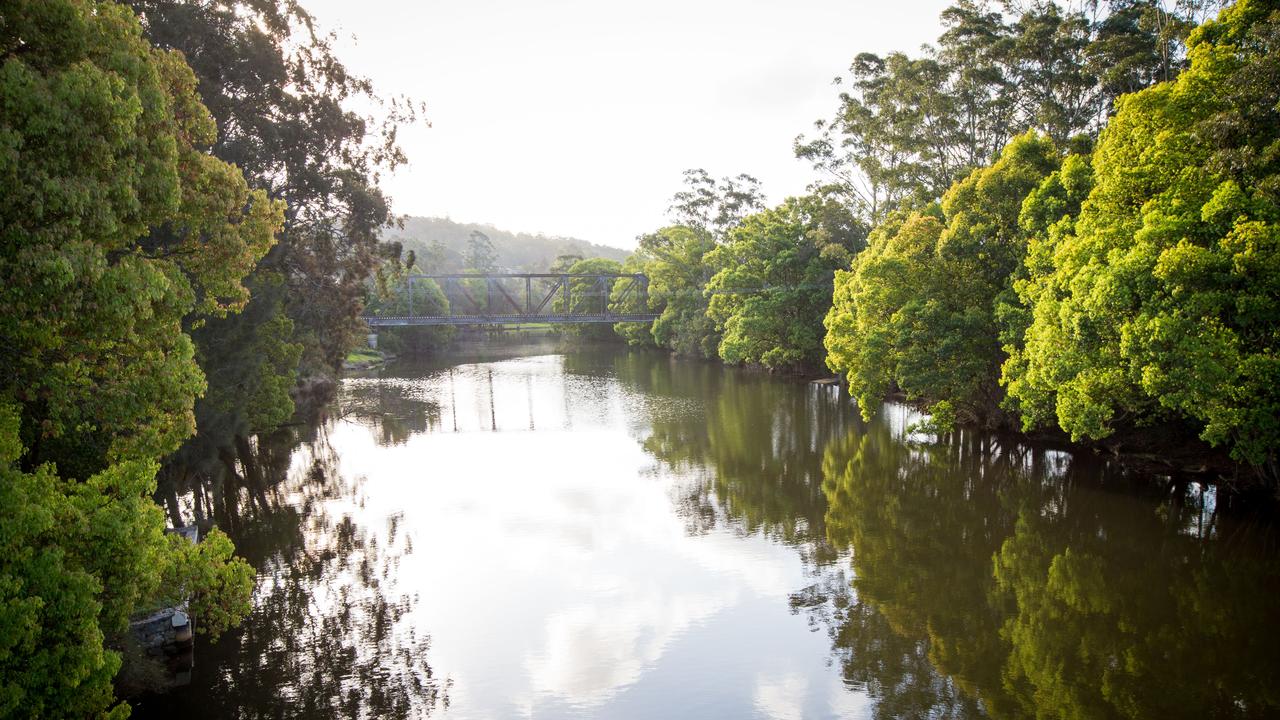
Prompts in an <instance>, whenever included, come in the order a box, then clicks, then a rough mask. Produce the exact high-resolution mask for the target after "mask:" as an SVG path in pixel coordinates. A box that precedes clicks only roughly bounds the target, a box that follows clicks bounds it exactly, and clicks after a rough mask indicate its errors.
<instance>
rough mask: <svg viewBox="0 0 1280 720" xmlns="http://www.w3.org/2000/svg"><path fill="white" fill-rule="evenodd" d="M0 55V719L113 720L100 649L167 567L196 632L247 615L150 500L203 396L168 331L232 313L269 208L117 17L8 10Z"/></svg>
mask: <svg viewBox="0 0 1280 720" xmlns="http://www.w3.org/2000/svg"><path fill="white" fill-rule="evenodd" d="M0 53H2V56H3V64H2V65H0V178H3V180H2V181H0V182H3V190H4V191H3V192H0V238H2V239H3V241H2V242H0V304H2V305H3V306H4V307H5V308H7V311H6V312H5V313H4V314H3V316H0V337H3V338H4V342H3V343H0V348H2V349H0V475H2V476H3V478H2V480H0V493H3V494H4V498H3V499H2V500H0V503H2V504H3V508H2V509H0V512H3V513H4V517H3V518H2V519H0V528H2V530H0V536H2V537H0V546H2V547H3V549H2V550H0V558H2V559H0V594H2V595H3V599H2V600H0V627H3V628H5V630H6V631H5V632H4V633H3V634H4V636H5V637H4V640H3V641H0V666H2V670H3V672H0V678H3V680H2V681H0V712H3V713H5V714H8V713H9V712H12V711H14V709H15V708H21V709H23V710H24V711H27V712H30V713H32V714H34V715H37V716H39V715H47V716H94V715H100V714H104V713H107V712H108V711H110V712H111V713H113V714H115V715H123V714H125V713H127V707H123V706H117V707H116V708H115V709H114V710H112V709H111V705H112V702H113V701H112V698H111V687H110V681H111V677H112V675H113V674H114V673H115V670H116V669H117V668H118V667H119V662H120V660H119V655H118V653H117V652H115V651H114V650H107V649H106V648H105V647H104V645H108V646H119V644H120V636H121V635H122V633H124V632H125V631H126V627H125V625H126V620H127V619H128V617H129V616H130V615H131V614H132V613H133V612H135V611H136V610H139V609H142V608H146V607H149V606H150V604H151V603H153V602H156V601H157V600H160V599H162V597H161V596H162V594H163V593H164V591H165V590H166V589H165V588H164V587H163V586H162V581H163V579H164V577H166V574H167V573H169V572H170V571H171V570H172V569H173V568H174V567H175V566H174V563H177V562H182V561H186V562H194V561H198V562H199V563H200V566H199V567H198V568H197V567H193V568H189V569H188V570H189V571H190V572H191V573H192V575H190V576H189V580H190V581H189V582H188V583H187V584H186V585H185V590H186V591H188V592H190V593H191V594H192V596H193V598H194V599H195V600H196V603H197V606H198V607H202V608H208V609H209V610H210V611H211V615H210V619H211V623H210V626H209V628H207V629H211V630H214V631H217V630H219V629H221V627H223V626H225V625H226V624H228V623H231V622H234V621H235V620H236V619H237V618H238V617H239V616H240V615H242V614H243V612H244V610H245V609H246V608H247V603H248V598H249V593H250V591H251V588H252V574H251V573H248V572H246V570H247V568H246V567H245V566H244V564H243V561H240V560H237V559H232V558H231V557H230V554H229V548H228V547H227V546H226V545H225V544H223V543H221V542H219V541H218V540H215V541H214V545H212V546H210V548H209V549H208V550H207V551H205V550H202V551H199V554H198V556H197V555H192V554H188V553H181V552H179V551H178V550H177V548H176V547H175V546H174V545H173V544H172V543H171V541H170V540H168V539H166V538H165V536H164V535H163V527H164V517H163V513H162V512H161V510H160V508H159V507H157V506H156V505H155V504H154V503H153V502H152V501H151V499H150V495H151V493H152V492H153V491H154V489H155V474H156V466H155V461H156V460H157V459H159V458H160V457H161V456H163V455H164V454H166V453H169V452H172V451H173V450H174V449H176V447H177V446H178V444H179V443H181V442H182V441H183V440H184V439H185V438H186V437H187V436H188V435H189V434H190V433H191V432H192V431H193V430H194V421H193V412H192V405H193V402H194V400H195V398H196V396H197V395H198V394H200V393H201V392H202V391H203V390H204V387H205V381H204V376H203V375H202V374H201V372H200V368H199V367H197V365H196V364H195V361H194V355H195V352H194V348H193V345H192V342H191V338H190V337H189V336H188V335H187V334H186V333H184V332H183V323H184V321H185V322H189V323H191V324H193V325H194V324H200V323H202V322H205V321H206V320H207V319H208V318H210V317H215V318H216V317H221V316H224V315H227V314H229V313H234V312H236V311H238V310H240V309H241V308H243V307H244V306H245V305H246V303H247V302H248V299H249V290H248V288H247V287H246V286H245V285H244V284H243V279H244V276H245V275H247V274H248V273H249V271H250V270H251V269H252V268H253V266H254V264H255V263H256V262H258V260H259V259H260V258H262V256H263V255H264V254H265V253H266V252H267V251H268V249H269V248H270V247H271V245H272V243H273V242H274V234H275V232H276V231H277V230H278V228H279V227H280V224H281V220H282V207H281V205H280V204H279V203H276V202H273V201H270V200H268V199H267V197H266V196H265V194H263V193H262V192H259V191H250V190H249V189H248V187H247V185H246V182H245V180H244V178H243V176H242V175H241V174H240V172H239V171H238V170H237V169H236V168H235V167H234V166H232V165H229V164H227V163H224V162H222V161H220V160H218V159H216V158H214V157H213V156H211V155H209V154H208V153H206V152H204V150H203V148H205V147H207V146H208V144H209V143H211V142H212V141H213V139H214V123H213V120H212V119H211V118H210V116H209V113H208V111H207V110H205V108H204V107H203V106H202V105H201V104H200V102H199V100H198V99H197V97H196V95H195V92H194V90H195V78H194V77H193V75H192V73H191V71H190V69H189V68H188V67H187V66H186V65H185V64H184V63H183V61H182V58H181V56H180V55H179V54H178V53H174V52H169V51H164V50H159V49H156V48H153V47H152V46H150V45H149V44H148V43H147V42H146V41H145V40H144V39H143V37H142V31H141V28H140V26H139V24H138V21H137V19H136V18H135V17H134V16H133V14H132V13H131V12H130V11H129V10H128V9H127V8H125V7H122V6H120V5H117V4H115V3H110V2H88V1H86V0H42V1H41V2H19V3H16V4H12V3H11V4H10V6H8V7H6V10H5V17H4V23H3V24H2V25H0ZM214 608H219V609H220V610H219V611H218V612H217V613H213V612H212V611H213V609H214Z"/></svg>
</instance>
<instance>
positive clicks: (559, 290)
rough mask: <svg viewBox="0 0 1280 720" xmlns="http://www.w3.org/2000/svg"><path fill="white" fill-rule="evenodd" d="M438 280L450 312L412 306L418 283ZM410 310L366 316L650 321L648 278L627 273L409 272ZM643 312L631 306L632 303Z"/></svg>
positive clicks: (486, 321) (383, 323) (410, 320)
mask: <svg viewBox="0 0 1280 720" xmlns="http://www.w3.org/2000/svg"><path fill="white" fill-rule="evenodd" d="M423 282H433V283H435V284H436V285H437V286H438V287H439V288H440V290H441V292H442V293H443V294H444V296H445V299H446V300H447V305H448V311H447V312H446V313H440V312H432V311H428V310H427V309H426V308H421V309H417V308H415V307H414V303H413V298H414V284H415V283H423ZM404 292H405V293H406V299H407V300H408V302H407V303H406V305H405V307H407V308H408V313H407V314H403V315H401V314H397V315H396V316H388V315H379V314H373V315H366V316H365V318H364V319H365V321H366V322H367V323H368V324H369V325H370V326H371V327H387V326H405V325H491V324H507V325H510V324H530V323H617V322H650V321H652V320H654V319H655V318H656V317H657V315H656V314H654V313H650V312H648V294H649V278H648V277H647V276H645V275H643V274H639V273H634V274H623V273H590V274H584V273H576V274H575V273H487V274H467V273H454V274H443V275H410V276H409V277H408V278H407V282H406V285H405V290H404ZM633 304H634V305H635V306H637V307H638V308H640V309H641V310H642V312H634V311H629V310H628V308H630V307H631V306H632V305H633Z"/></svg>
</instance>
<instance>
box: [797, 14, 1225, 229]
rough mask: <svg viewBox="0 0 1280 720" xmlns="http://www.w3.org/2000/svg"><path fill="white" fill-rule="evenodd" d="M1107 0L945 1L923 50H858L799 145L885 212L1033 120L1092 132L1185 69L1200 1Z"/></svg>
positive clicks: (1044, 126)
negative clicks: (1069, 1) (835, 98)
mask: <svg viewBox="0 0 1280 720" xmlns="http://www.w3.org/2000/svg"><path fill="white" fill-rule="evenodd" d="M1104 4H1105V5H1106V10H1105V11H1104V12H1097V10H1098V6H1097V4H1092V5H1090V4H1086V5H1080V6H1072V7H1070V8H1064V7H1062V6H1060V5H1059V4H1057V3H1050V2H1034V3H1027V4H1023V5H1018V6H1013V5H1007V6H1006V11H1005V12H1004V13H1002V12H998V11H993V10H992V9H990V8H989V6H987V5H986V4H984V3H975V2H970V1H969V0H961V1H960V2H957V3H956V4H955V5H952V6H950V7H948V8H947V9H946V10H944V11H943V12H942V24H943V25H944V27H945V28H946V29H945V30H944V32H943V34H942V36H941V37H940V38H939V39H938V45H937V47H936V48H934V47H926V48H925V49H924V53H923V57H918V58H913V57H910V56H908V55H906V54H904V53H897V52H895V53H890V54H889V55H886V56H884V57H881V56H878V55H874V54H871V53H862V54H859V55H858V56H857V57H855V58H854V60H853V63H852V64H851V66H850V68H849V70H850V74H851V78H850V79H849V81H848V83H847V85H846V87H847V89H844V90H842V92H841V93H840V96H839V106H838V109H837V111H836V113H835V115H834V116H833V117H832V118H831V119H830V120H822V121H818V122H817V123H816V130H817V132H816V134H815V136H813V137H811V138H806V137H803V136H802V137H800V138H798V139H797V140H796V143H795V152H796V155H797V156H798V157H801V158H804V159H807V160H809V161H811V162H812V163H813V165H814V167H815V169H817V170H819V171H821V172H822V173H823V174H824V175H825V177H826V178H827V181H828V182H831V183H832V187H833V188H834V189H835V190H836V191H838V192H839V193H841V195H842V196H843V197H844V198H845V199H846V202H847V203H848V204H849V205H850V206H851V207H853V208H854V210H855V211H856V212H857V213H858V214H859V215H860V216H861V217H864V218H866V219H868V220H869V221H871V222H873V223H878V222H880V221H882V220H884V219H886V218H887V217H888V216H889V214H890V213H892V212H893V211H894V210H897V209H900V208H919V207H921V206H923V205H926V204H928V203H929V202H932V201H934V200H936V199H937V198H939V197H940V196H941V195H942V193H943V192H944V191H946V189H947V188H948V187H950V186H951V185H952V184H953V183H954V182H956V181H957V180H959V179H960V178H962V177H964V176H965V175H966V174H968V173H969V172H970V171H972V170H973V169H975V168H978V167H982V166H984V165H987V164H988V163H990V162H992V161H993V160H995V156H996V155H997V153H999V151H1000V148H1002V147H1003V146H1004V145H1005V144H1007V143H1008V142H1009V141H1010V140H1011V139H1012V138H1013V137H1015V136H1017V135H1019V134H1022V133H1025V132H1027V131H1028V130H1031V129H1035V130H1037V131H1040V132H1043V133H1044V134H1046V135H1048V136H1049V137H1050V138H1051V139H1052V140H1053V141H1054V142H1055V143H1056V144H1057V145H1058V146H1059V147H1065V146H1066V145H1067V144H1068V142H1069V141H1070V140H1072V139H1073V138H1074V137H1076V136H1077V135H1081V134H1086V135H1093V134H1095V133H1096V132H1097V130H1098V129H1099V127H1100V126H1101V121H1102V119H1103V118H1104V117H1105V115H1106V114H1107V112H1108V111H1109V109H1110V107H1111V104H1112V101H1113V100H1114V98H1116V97H1117V96H1118V95H1119V94H1120V93H1123V92H1133V91H1136V90H1139V89H1141V88H1143V87H1147V86H1149V85H1151V84H1153V83H1155V82H1159V81H1161V80H1165V79H1168V78H1169V77H1170V76H1171V75H1172V74H1174V73H1176V71H1177V70H1178V69H1180V67H1181V66H1182V64H1183V41H1184V40H1185V39H1186V35H1187V33H1188V32H1189V31H1190V29H1191V27H1192V26H1193V24H1194V18H1195V17H1196V15H1197V13H1198V11H1199V9H1200V6H1202V5H1204V3H1199V2H1189V3H1178V5H1177V8H1176V9H1175V10H1173V11H1169V10H1166V9H1165V8H1164V7H1163V5H1162V4H1160V3H1156V2H1151V1H1150V0H1137V1H1134V0H1112V1H1111V2H1107V3H1104ZM837 82H838V83H842V82H843V81H842V80H841V79H837Z"/></svg>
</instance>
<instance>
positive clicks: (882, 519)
mask: <svg viewBox="0 0 1280 720" xmlns="http://www.w3.org/2000/svg"><path fill="white" fill-rule="evenodd" d="M823 466H824V470H823V472H824V475H825V482H824V485H823V488H824V491H825V493H826V496H827V498H828V502H829V507H828V510H827V515H826V520H827V525H826V527H827V534H828V538H829V539H830V541H831V542H832V544H833V545H834V546H836V547H838V548H847V549H849V550H850V551H851V557H852V565H851V569H852V575H853V580H852V582H851V583H850V584H845V583H843V582H840V581H838V580H836V581H832V582H828V583H826V584H824V585H821V586H815V587H814V588H810V589H808V590H806V591H805V592H804V593H800V594H797V596H796V597H795V598H793V603H794V604H795V606H796V607H798V608H802V609H803V610H805V611H806V612H809V613H811V614H812V615H813V616H814V617H815V619H817V620H818V621H819V622H820V623H821V624H824V625H826V626H827V627H828V628H829V633H830V636H831V638H832V642H833V649H834V652H835V653H836V655H837V656H838V657H839V658H840V662H841V664H842V667H843V670H844V674H845V677H846V679H847V680H848V681H849V682H850V683H854V684H857V685H860V686H865V687H867V688H868V689H869V690H870V691H871V692H872V694H873V696H874V697H876V698H877V700H878V702H879V705H878V707H877V715H879V716H882V717H902V716H915V717H920V716H929V717H976V716H983V715H990V716H993V717H1032V716H1034V717H1045V718H1049V717H1053V718H1076V717H1081V718H1083V717H1133V718H1138V717H1172V716H1188V715H1192V716H1206V717H1207V716H1214V717H1219V716H1226V717H1237V716H1239V717H1263V716H1268V715H1273V714H1274V713H1275V712H1277V710H1280V702H1278V700H1280V697H1278V695H1277V692H1276V690H1275V688H1274V679H1275V678H1276V677H1280V652H1278V651H1277V648H1276V646H1275V643H1274V642H1272V641H1271V640H1270V639H1268V638H1269V633H1268V632H1267V629H1273V628H1276V627H1278V626H1280V625H1278V624H1277V621H1280V617H1277V608H1276V603H1275V601H1274V598H1275V597H1276V591H1277V589H1280V572H1278V570H1280V568H1277V567H1276V565H1275V563H1274V557H1275V555H1274V547H1271V546H1270V543H1271V540H1270V538H1268V537H1265V534H1264V533H1258V532H1255V530H1256V529H1257V528H1256V527H1255V526H1254V525H1252V524H1250V523H1248V522H1243V523H1233V521H1232V519H1231V518H1230V517H1229V516H1228V515H1225V514H1218V513H1215V512H1213V511H1214V510H1215V509H1216V508H1214V507H1212V505H1213V504H1214V502H1215V501H1216V496H1215V495H1214V494H1213V493H1212V492H1209V493H1207V494H1206V493H1202V492H1201V491H1199V490H1198V489H1196V488H1195V487H1194V486H1186V485H1180V484H1176V483H1167V484H1163V485H1162V484H1152V483H1150V482H1149V481H1148V482H1134V481H1131V480H1130V479H1129V478H1127V477H1126V476H1125V475H1124V474H1123V473H1121V472H1119V471H1117V470H1115V469H1113V468H1108V467H1102V466H1099V464H1098V463H1096V462H1092V461H1087V460H1082V459H1079V458H1073V457H1071V456H1069V455H1066V454H1064V453H1050V452H1045V451H1040V450H1034V449H1031V448H1027V447H1025V446H1019V445H1011V446H1005V447H1002V446H1001V445H1000V444H999V443H998V442H997V441H996V439H994V438H992V437H990V436H985V437H981V436H973V435H969V434H958V435H956V436H954V437H950V438H947V439H946V440H945V441H942V442H937V443H932V444H924V445H920V444H908V443H906V442H904V441H903V440H902V438H901V437H899V436H896V435H895V434H894V433H892V432H891V430H890V428H889V425H888V424H887V423H872V424H871V425H870V426H869V427H867V428H860V429H859V430H857V431H855V432H851V433H850V434H849V435H848V436H847V437H845V438H844V439H843V440H841V441H839V442H834V443H832V444H831V445H829V446H828V448H827V451H826V457H825V459H824V463H823ZM1206 505H1208V506H1206ZM1206 514H1207V515H1209V516H1210V517H1212V518H1213V521H1212V523H1211V524H1209V525H1206V523H1205V521H1204V518H1205V516H1206ZM1260 534H1261V535H1263V536H1261V537H1259V535H1260Z"/></svg>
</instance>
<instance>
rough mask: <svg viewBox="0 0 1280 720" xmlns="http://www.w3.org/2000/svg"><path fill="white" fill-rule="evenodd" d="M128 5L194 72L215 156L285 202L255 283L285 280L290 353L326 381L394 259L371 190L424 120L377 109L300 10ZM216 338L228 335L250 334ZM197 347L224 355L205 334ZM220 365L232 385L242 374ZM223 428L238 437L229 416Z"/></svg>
mask: <svg viewBox="0 0 1280 720" xmlns="http://www.w3.org/2000/svg"><path fill="white" fill-rule="evenodd" d="M128 4H129V5H131V6H132V7H133V8H134V10H135V11H137V12H138V14H139V15H140V16H141V17H142V19H143V28H144V31H145V33H146V37H147V39H148V40H150V42H152V43H154V44H155V45H157V46H159V47H162V48H172V49H174V50H177V51H180V52H181V53H182V55H183V56H184V57H185V58H186V59H187V61H188V62H189V63H191V67H192V70H193V71H194V74H195V80H196V81H197V82H198V91H199V96H200V98H201V99H202V100H203V102H204V104H205V106H207V107H208V108H209V113H211V114H212V116H213V120H215V121H216V122H217V127H218V128H220V129H221V131H222V132H221V134H220V135H219V136H218V137H217V138H216V140H215V139H214V138H213V137H212V135H210V137H209V138H208V140H209V142H211V143H212V155H213V156H214V157H217V158H219V159H221V160H223V161H226V162H229V163H234V165H235V166H236V167H238V168H239V169H240V171H241V172H243V173H244V175H245V177H247V178H248V179H249V181H250V182H251V183H252V184H253V185H254V186H255V187H260V188H263V189H265V190H266V192H267V193H268V195H269V196H271V197H273V198H278V199H281V200H287V202H288V212H287V213H286V215H285V218H284V220H285V223H284V228H283V231H282V232H281V234H280V239H279V244H278V245H277V247H276V248H275V249H274V251H273V252H272V253H271V254H270V255H269V256H268V257H267V258H265V260H263V262H262V263H261V265H260V268H259V271H260V272H267V273H274V274H276V275H278V276H279V277H281V278H283V280H284V283H285V292H283V293H282V294H281V295H280V298H281V299H282V301H283V307H284V313H285V314H286V315H287V317H288V319H289V320H291V321H292V322H293V330H292V334H291V336H290V337H289V338H288V341H289V343H296V344H298V345H301V346H302V354H301V356H300V359H299V361H298V371H299V374H300V375H301V376H302V377H315V376H326V375H327V376H332V375H333V374H335V373H336V372H337V370H338V369H339V368H340V366H341V363H342V359H343V357H344V356H345V355H346V351H347V349H348V348H349V347H351V345H352V342H353V340H354V338H356V337H357V336H359V335H361V334H363V333H364V331H365V328H364V324H363V323H362V322H360V319H359V315H360V312H361V309H362V308H361V300H362V299H363V297H364V292H365V282H366V280H367V279H368V278H369V277H370V275H371V274H372V273H373V271H374V269H375V268H376V267H377V266H378V265H379V264H381V263H382V262H384V261H386V260H388V259H390V258H391V256H394V255H397V254H398V253H399V247H398V246H384V245H381V244H380V242H379V237H380V235H381V233H382V231H383V230H384V229H385V228H386V227H387V226H388V225H390V224H391V222H392V220H393V216H392V214H391V210H390V206H389V203H388V201H387V198H386V197H385V196H384V195H383V193H382V191H381V189H380V187H379V185H378V178H379V176H380V174H381V173H382V172H384V171H389V170H392V169H394V168H395V167H396V166H398V165H399V164H400V163H401V162H403V161H404V159H405V158H404V155H403V153H402V152H401V150H400V148H399V146H398V145H397V144H396V129H397V127H398V125H399V124H401V123H404V122H412V121H413V120H414V119H415V118H416V116H417V113H418V111H419V108H418V107H417V106H416V105H415V104H414V103H411V102H407V101H404V100H403V99H402V98H394V99H390V100H387V101H386V102H385V103H384V101H383V100H382V99H381V98H380V97H379V96H378V95H377V93H376V92H375V91H374V88H373V86H372V84H371V83H370V82H369V80H367V79H366V78H363V77H361V76H359V75H357V74H354V73H352V72H350V71H349V70H348V68H346V67H345V66H344V65H343V63H342V62H341V61H340V59H339V58H337V57H336V56H335V55H334V52H333V43H332V38H331V37H326V36H324V35H322V34H320V33H319V32H317V30H316V26H315V23H314V20H313V18H312V17H311V16H310V15H309V14H308V13H307V12H306V11H305V10H304V9H303V8H302V7H301V5H300V4H298V3H297V2H292V1H291V0H228V1H226V2H187V1H186V0H128ZM175 55H176V54H175ZM355 104H360V105H361V106H363V107H370V108H381V109H382V112H380V115H381V116H380V117H377V118H375V117H366V116H364V115H361V114H359V113H357V112H353V111H352V110H351V109H350V106H352V105H355ZM209 113H205V115H206V116H207V114H209ZM210 128H212V123H210ZM243 274H244V273H243V272H242V273H241V275H243ZM271 316H272V313H268V312H258V313H251V314H250V315H248V316H245V318H244V319H242V320H241V322H274V321H273V320H272V319H271ZM224 329H226V330H227V332H228V333H230V334H231V335H233V336H234V335H238V336H241V337H244V336H250V335H253V334H254V333H255V331H254V330H252V329H238V328H232V327H230V326H229V325H228V326H224ZM201 341H202V344H204V343H206V342H207V343H209V344H213V343H218V342H223V341H221V340H219V339H218V338H217V337H216V336H215V335H214V334H212V333H210V334H208V335H206V337H205V338H202V339H201ZM206 349H207V348H206ZM210 357H212V354H210ZM228 359H229V360H230V361H231V367H230V368H229V369H228V370H227V372H228V373H233V372H235V371H234V369H233V368H234V367H235V366H244V365H247V364H248V363H246V362H245V361H242V360H240V359H232V358H228ZM206 370H208V371H209V372H210V373H213V372H217V371H218V370H217V369H215V368H212V367H206ZM292 373H293V371H286V372H281V373H280V380H279V382H280V383H286V382H292ZM218 424H219V425H220V426H237V425H239V426H243V423H241V422H239V419H238V418H234V417H232V418H225V417H224V418H220V419H219V420H218ZM202 431H203V428H202Z"/></svg>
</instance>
